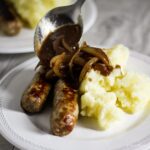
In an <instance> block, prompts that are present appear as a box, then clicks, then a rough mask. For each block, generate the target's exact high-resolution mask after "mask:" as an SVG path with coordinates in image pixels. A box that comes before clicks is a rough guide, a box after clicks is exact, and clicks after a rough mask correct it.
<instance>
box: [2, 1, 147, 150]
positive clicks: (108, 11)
mask: <svg viewBox="0 0 150 150" xmlns="http://www.w3.org/2000/svg"><path fill="white" fill-rule="evenodd" d="M95 2H96V5H97V7H98V17H97V20H96V22H95V24H94V25H93V27H92V28H91V29H90V31H88V32H87V33H86V34H85V35H83V38H82V40H85V41H87V43H89V44H94V45H102V46H107V47H108V46H109V47H111V46H113V45H115V44H117V43H122V44H124V45H126V46H127V47H129V48H130V49H132V50H135V51H138V52H140V53H144V54H146V55H150V42H149V41H150V0H95ZM31 57H34V54H33V53H28V54H11V55H4V54H1V55H0V79H1V78H2V77H3V76H4V75H5V74H6V73H7V72H8V71H9V70H10V69H12V68H13V67H15V66H16V65H18V64H20V63H21V62H23V61H25V60H27V59H29V58H31ZM11 149H12V150H13V149H14V150H17V148H15V147H14V146H13V145H11V144H10V143H9V142H7V141H6V140H5V139H4V138H3V137H2V136H1V135H0V150H11Z"/></svg>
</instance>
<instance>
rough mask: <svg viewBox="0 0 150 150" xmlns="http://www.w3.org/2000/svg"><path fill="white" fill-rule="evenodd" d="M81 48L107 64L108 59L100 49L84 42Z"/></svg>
mask: <svg viewBox="0 0 150 150" xmlns="http://www.w3.org/2000/svg"><path fill="white" fill-rule="evenodd" d="M81 50H82V51H84V52H86V53H88V54H90V55H92V56H94V57H97V58H98V59H99V60H100V61H102V62H103V63H104V64H106V65H109V59H108V57H107V55H106V54H105V52H104V51H103V50H102V49H100V48H94V47H90V46H88V45H86V43H84V44H83V45H82V46H81Z"/></svg>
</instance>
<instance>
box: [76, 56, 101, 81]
mask: <svg viewBox="0 0 150 150" xmlns="http://www.w3.org/2000/svg"><path fill="white" fill-rule="evenodd" d="M97 61H98V58H97V57H93V58H91V59H90V60H89V61H88V62H87V63H86V64H85V65H84V67H83V68H82V70H81V73H80V76H79V82H81V81H82V80H83V78H84V77H85V75H86V73H87V72H88V71H89V70H90V69H91V68H92V65H93V64H94V63H96V62H97Z"/></svg>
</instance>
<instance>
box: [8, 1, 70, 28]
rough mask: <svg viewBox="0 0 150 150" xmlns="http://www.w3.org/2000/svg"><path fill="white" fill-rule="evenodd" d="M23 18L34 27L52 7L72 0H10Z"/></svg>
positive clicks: (66, 3)
mask: <svg viewBox="0 0 150 150" xmlns="http://www.w3.org/2000/svg"><path fill="white" fill-rule="evenodd" d="M9 1H10V2H11V3H12V4H13V6H14V7H15V9H16V10H17V12H18V14H19V15H20V16H21V18H22V19H23V20H24V21H25V22H26V23H27V25H28V26H29V27H31V28H34V27H35V26H36V24H37V23H38V21H39V20H40V19H41V18H42V17H43V16H44V15H45V14H46V12H47V11H49V10H50V9H52V8H54V7H57V6H64V5H68V4H70V0H30V1H28V0H9Z"/></svg>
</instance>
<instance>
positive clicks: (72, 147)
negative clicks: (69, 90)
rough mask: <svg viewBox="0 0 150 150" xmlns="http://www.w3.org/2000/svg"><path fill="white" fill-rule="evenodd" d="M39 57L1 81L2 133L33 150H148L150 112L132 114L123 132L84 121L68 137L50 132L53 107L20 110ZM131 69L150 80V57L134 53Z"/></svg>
mask: <svg viewBox="0 0 150 150" xmlns="http://www.w3.org/2000/svg"><path fill="white" fill-rule="evenodd" d="M36 63H37V59H36V58H32V59H30V60H28V61H26V62H25V63H23V64H21V65H19V66H18V67H16V68H14V69H12V70H11V71H10V72H9V73H8V74H7V75H5V77H3V79H2V80H1V81H0V93H1V95H0V132H1V134H2V135H3V136H4V137H5V138H6V139H7V140H8V141H9V142H11V143H12V144H14V145H15V146H17V147H19V148H20V149H32V150H62V149H64V150H78V149H79V150H80V149H82V150H92V149H94V150H100V149H101V150H138V149H141V148H142V149H143V150H145V149H146V147H147V146H148V145H150V115H148V113H149V112H150V111H145V112H143V113H142V114H141V115H133V116H132V115H131V116H130V117H129V120H128V122H127V123H125V126H124V128H123V129H122V130H118V129H116V130H118V131H117V132H116V133H115V132H109V131H107V132H106V131H105V132H104V131H97V130H95V129H92V128H88V124H85V122H83V121H82V120H81V119H80V120H79V121H78V124H77V125H76V127H75V129H74V130H73V132H72V133H71V134H70V135H68V136H65V137H56V136H53V135H51V134H50V133H49V128H50V127H49V115H50V108H49V107H47V109H46V110H45V111H44V112H42V113H40V114H37V115H32V116H29V115H27V114H25V113H24V112H23V111H22V109H21V107H20V99H21V95H22V93H23V91H24V89H25V88H26V86H27V85H28V84H29V82H30V81H31V79H32V77H33V75H34V71H33V70H34V67H35V65H36ZM128 64H130V65H128V69H129V70H134V71H137V72H141V73H144V74H147V75H148V76H149V77H150V58H149V57H147V56H144V55H141V54H138V53H135V52H132V53H131V56H130V58H129V62H128Z"/></svg>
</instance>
